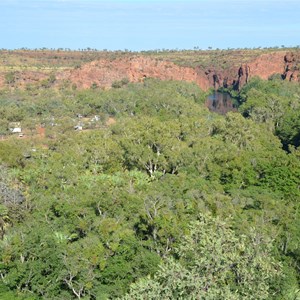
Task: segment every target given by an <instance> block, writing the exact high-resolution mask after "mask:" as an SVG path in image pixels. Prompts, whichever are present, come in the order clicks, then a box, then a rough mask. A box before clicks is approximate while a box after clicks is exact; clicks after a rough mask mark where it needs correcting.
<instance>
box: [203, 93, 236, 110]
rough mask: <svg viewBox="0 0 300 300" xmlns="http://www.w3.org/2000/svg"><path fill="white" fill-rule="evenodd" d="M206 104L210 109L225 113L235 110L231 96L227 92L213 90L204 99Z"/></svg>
mask: <svg viewBox="0 0 300 300" xmlns="http://www.w3.org/2000/svg"><path fill="white" fill-rule="evenodd" d="M205 104H206V106H207V107H208V109H209V110H210V111H213V112H216V113H218V114H221V115H225V114H226V113H228V112H229V111H237V109H236V107H235V105H234V103H233V100H232V98H231V96H230V95H229V94H228V93H220V92H217V91H214V92H213V94H211V95H209V96H208V97H207V100H206V103H205Z"/></svg>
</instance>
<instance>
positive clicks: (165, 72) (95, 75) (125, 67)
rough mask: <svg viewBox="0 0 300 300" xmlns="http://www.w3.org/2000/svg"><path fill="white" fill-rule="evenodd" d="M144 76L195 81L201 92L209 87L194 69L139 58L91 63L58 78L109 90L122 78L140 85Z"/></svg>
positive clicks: (201, 73) (86, 86)
mask: <svg viewBox="0 0 300 300" xmlns="http://www.w3.org/2000/svg"><path fill="white" fill-rule="evenodd" d="M147 77H152V78H159V79H161V80H183V81H188V82H196V83H197V84H198V85H199V87H200V88H201V89H203V90H207V89H208V88H209V87H210V83H209V80H208V78H207V77H206V76H205V74H204V73H203V72H202V71H200V70H198V71H197V70H195V69H193V68H186V67H180V66H177V65H175V64H174V63H172V62H166V61H160V60H155V59H151V58H147V57H139V56H136V57H132V58H125V59H116V60H113V61H108V60H99V61H94V62H91V63H89V64H86V65H84V66H82V67H81V68H78V69H76V70H73V71H70V72H67V73H65V74H62V75H61V77H60V78H61V79H68V80H70V81H71V82H73V83H75V84H76V85H77V87H78V88H89V87H91V85H92V84H97V85H98V86H101V87H111V85H112V84H113V83H114V82H116V81H120V80H122V79H124V78H126V79H128V80H129V81H130V82H140V81H142V80H143V79H145V78H147Z"/></svg>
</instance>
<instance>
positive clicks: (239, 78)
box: [205, 52, 300, 90]
mask: <svg viewBox="0 0 300 300" xmlns="http://www.w3.org/2000/svg"><path fill="white" fill-rule="evenodd" d="M299 68H300V54H296V53H292V52H288V53H285V52H275V53H270V54H263V55H261V56H259V57H258V58H256V59H255V60H253V61H250V62H248V63H245V64H241V65H240V67H239V68H228V69H226V70H211V69H208V70H206V71H205V74H206V76H207V78H208V80H209V83H210V86H211V87H214V88H220V87H224V88H228V87H232V88H233V89H235V90H239V89H240V88H241V87H242V86H243V85H244V84H246V83H247V82H248V81H249V79H250V78H252V77H255V76H258V77H260V78H262V79H265V80H267V79H268V78H270V77H271V76H272V75H275V74H277V75H278V76H281V78H282V79H283V80H289V81H297V82H300V75H299Z"/></svg>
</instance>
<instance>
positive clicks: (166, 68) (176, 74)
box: [0, 51, 300, 91]
mask: <svg viewBox="0 0 300 300" xmlns="http://www.w3.org/2000/svg"><path fill="white" fill-rule="evenodd" d="M199 55H201V54H199ZM242 58H243V57H241V60H242ZM235 59H236V57H235ZM243 61H244V60H243ZM299 69H300V53H299V52H296V51H295V52H284V51H277V52H272V53H267V54H262V55H260V56H259V57H256V58H255V59H252V60H249V61H247V62H244V63H241V64H240V65H238V66H237V65H236V64H235V65H234V66H230V65H229V67H227V68H221V67H220V66H218V65H217V66H216V65H214V64H213V62H211V67H209V64H208V67H205V68H204V67H203V66H201V65H199V66H198V67H184V66H179V65H177V64H175V63H173V62H170V61H165V60H162V59H154V58H150V57H148V56H145V55H144V56H143V55H134V56H129V55H127V56H126V57H121V58H120V57H119V58H116V59H100V60H95V61H92V62H90V63H86V64H83V65H82V66H77V67H76V68H74V69H67V70H66V69H65V70H58V69H55V68H54V69H53V70H50V71H49V70H48V71H47V72H46V71H45V72H43V71H41V70H39V71H32V70H31V71H26V70H23V71H14V72H11V73H13V83H11V82H7V73H3V72H2V73H1V74H0V86H7V85H10V86H14V87H25V86H26V85H28V84H38V85H41V86H42V87H51V86H55V85H56V86H59V85H61V84H64V83H66V82H68V83H71V84H72V85H74V86H76V87H77V88H79V89H80V88H82V89H86V88H90V87H92V86H99V87H103V88H110V87H111V86H112V85H113V84H114V83H115V82H118V81H123V80H125V81H126V82H127V81H128V82H141V81H143V80H144V79H145V78H148V77H153V78H159V79H161V80H182V81H187V82H195V83H196V84H197V85H198V86H199V87H200V88H201V89H202V90H204V91H207V90H208V89H209V88H215V89H218V88H220V87H224V88H233V89H235V90H239V89H240V88H241V87H242V86H243V85H244V84H246V83H247V82H248V81H249V80H250V79H251V78H252V77H254V76H258V77H260V78H262V79H268V78H270V76H272V75H276V76H277V77H280V78H282V79H283V80H289V81H298V82H299V81H300V75H299ZM10 75H12V74H10Z"/></svg>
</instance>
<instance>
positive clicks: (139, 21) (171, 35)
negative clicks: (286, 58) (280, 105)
mask: <svg viewBox="0 0 300 300" xmlns="http://www.w3.org/2000/svg"><path fill="white" fill-rule="evenodd" d="M299 14H300V1H299V0H282V1H278V0H233V1H231V0H224V1H223V0H198V1H196V0H185V1H179V0H177V1H176V0H162V1H158V0H116V1H114V0H111V1H106V0H0V16H1V17H0V36H1V39H0V48H9V49H16V48H21V47H26V48H31V49H34V48H42V47H47V48H71V49H82V48H87V47H90V48H97V49H100V50H101V49H108V50H123V49H129V50H133V51H135V50H138V51H140V50H150V49H193V48H194V47H199V48H201V49H207V48H208V47H213V48H222V49H227V48H239V47H240V48H243V47H259V46H261V47H271V46H281V45H285V46H297V45H299V44H300V40H299V39H300V18H299Z"/></svg>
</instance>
